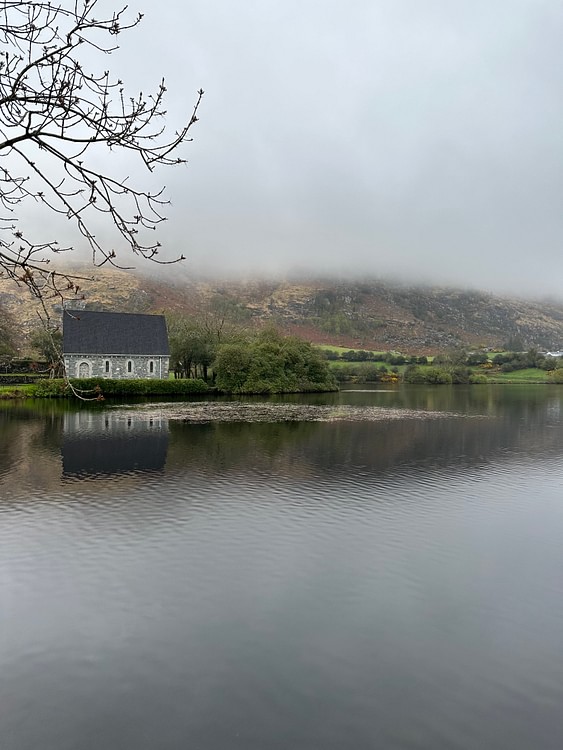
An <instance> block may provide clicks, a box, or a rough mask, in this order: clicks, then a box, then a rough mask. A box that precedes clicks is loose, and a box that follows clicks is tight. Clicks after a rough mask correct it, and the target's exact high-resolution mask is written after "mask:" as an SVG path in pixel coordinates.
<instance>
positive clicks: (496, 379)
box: [475, 367, 550, 383]
mask: <svg viewBox="0 0 563 750" xmlns="http://www.w3.org/2000/svg"><path fill="white" fill-rule="evenodd" d="M475 371H476V372H479V369H478V368H475ZM481 372H483V371H482V370H481ZM485 374H486V376H487V378H488V379H489V380H490V381H491V383H549V382H550V381H549V376H548V374H547V372H546V371H545V370H539V369H537V368H535V367H529V368H528V369H526V370H514V372H491V371H490V370H489V372H488V373H485Z"/></svg>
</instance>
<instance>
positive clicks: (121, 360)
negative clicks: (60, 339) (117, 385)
mask: <svg viewBox="0 0 563 750" xmlns="http://www.w3.org/2000/svg"><path fill="white" fill-rule="evenodd" d="M169 359H170V358H169V357H163V356H154V355H147V356H140V355H136V356H126V355H116V354H108V355H105V356H104V355H100V354H66V355H65V369H66V373H67V375H68V377H69V378H116V379H118V380H133V379H136V378H139V379H147V378H150V379H161V380H166V379H167V378H168V364H169Z"/></svg>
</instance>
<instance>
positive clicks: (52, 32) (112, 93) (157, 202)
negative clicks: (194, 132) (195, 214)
mask: <svg viewBox="0 0 563 750" xmlns="http://www.w3.org/2000/svg"><path fill="white" fill-rule="evenodd" d="M97 3H98V0H61V4H58V5H51V3H50V2H48V1H46V0H27V2H26V1H25V0H0V43H1V50H2V51H0V276H4V277H8V278H11V279H13V280H15V281H16V282H18V283H20V284H25V285H26V286H27V287H28V288H29V289H30V290H31V292H32V293H33V294H34V296H36V297H37V298H38V299H40V300H42V301H44V300H45V298H46V296H48V295H49V296H50V295H53V294H55V295H58V296H59V297H61V298H62V297H64V296H66V297H68V296H69V293H70V292H72V291H76V288H77V286H78V285H77V280H78V279H77V277H74V276H72V275H68V274H60V273H58V272H57V271H52V270H51V269H50V268H49V262H50V260H51V258H52V256H53V254H58V253H61V252H65V251H69V250H72V249H73V248H72V247H71V246H69V247H62V246H60V245H59V244H58V242H57V241H56V239H52V238H38V237H35V236H34V233H35V227H34V228H29V227H24V226H22V224H21V218H20V217H19V216H18V209H20V208H21V207H22V206H23V204H24V203H27V202H36V203H37V204H41V205H43V206H46V207H47V208H48V209H50V210H52V211H53V212H54V213H56V214H58V215H60V216H61V217H62V218H66V219H67V220H70V221H71V222H72V223H73V224H74V226H75V228H76V230H77V237H78V238H80V239H81V240H83V241H85V244H86V245H87V246H89V247H90V249H91V252H92V260H93V262H94V264H95V265H97V266H101V265H104V264H105V263H109V264H111V265H114V266H116V267H118V268H123V267H125V266H123V265H122V263H121V261H120V259H119V258H118V252H117V251H116V250H115V249H114V248H108V247H106V246H104V244H103V243H102V241H101V240H99V239H98V238H97V237H96V235H95V226H97V220H98V219H99V217H100V215H101V217H102V219H104V220H105V221H106V222H107V223H109V224H110V226H112V227H113V228H114V229H115V230H116V233H117V235H116V236H117V238H118V240H119V241H120V242H121V244H122V245H123V246H125V247H128V248H129V249H130V250H131V251H132V252H133V254H135V255H137V256H140V257H142V258H147V259H149V260H152V261H155V262H158V263H161V262H174V261H162V260H161V259H160V258H159V257H158V254H159V249H160V243H159V242H158V241H155V239H154V234H153V232H154V230H155V229H156V228H157V226H158V225H159V224H160V223H161V222H162V221H164V220H165V216H164V214H163V209H164V206H165V205H166V204H167V202H168V201H167V200H166V199H165V198H164V197H163V193H162V191H158V192H156V193H154V192H150V191H147V190H145V189H143V187H142V186H140V187H139V186H135V185H133V184H131V183H130V181H129V179H128V178H127V177H126V176H125V177H123V176H119V175H115V174H111V173H108V172H107V171H104V169H102V168H101V167H100V164H103V163H104V160H103V159H100V155H101V151H106V152H107V151H113V150H122V151H124V152H128V153H129V154H132V155H133V156H134V157H136V158H137V159H139V160H140V161H141V163H142V164H144V165H145V167H146V168H147V169H148V170H149V171H153V170H154V169H155V168H156V167H158V166H159V165H165V166H170V165H177V164H182V163H185V159H183V158H181V157H180V156H178V155H177V154H178V149H179V147H180V146H181V145H182V144H183V143H185V142H187V141H190V140H191V137H190V130H191V128H192V127H193V125H194V124H195V123H196V122H197V120H198V117H197V113H198V109H199V106H200V103H201V98H202V96H203V91H202V90H200V91H198V92H197V96H196V99H195V103H194V105H193V110H192V112H191V115H190V116H189V119H188V120H187V122H186V123H185V124H184V125H183V126H182V127H181V128H180V129H179V130H177V131H175V132H174V133H173V134H171V135H167V133H166V130H165V125H164V117H165V114H166V111H165V109H164V99H165V94H166V87H165V84H164V80H162V81H161V82H160V84H159V85H158V87H157V89H156V91H155V92H153V93H151V94H148V95H144V94H142V93H139V94H137V95H136V96H127V95H126V93H125V89H124V85H123V82H122V81H121V80H120V79H119V78H113V77H112V76H111V75H110V72H109V71H108V70H106V69H104V70H102V71H101V72H98V73H88V72H86V71H85V69H84V68H83V65H82V62H81V58H82V60H83V58H84V55H83V51H84V50H86V49H90V50H92V51H94V52H95V53H99V54H101V55H109V54H111V53H112V52H113V51H114V50H115V49H117V47H116V45H115V37H116V36H117V35H118V34H120V33H122V32H123V31H126V30H129V29H133V28H135V27H136V26H137V25H138V24H139V23H140V21H141V19H142V16H141V15H138V16H137V17H136V18H134V19H133V20H132V21H128V20H126V18H125V14H126V10H127V8H126V7H124V8H122V9H121V10H118V11H116V12H114V13H113V14H112V15H111V16H110V17H106V18H96V17H95V16H94V13H95V10H96V6H97ZM104 37H105V39H106V41H107V42H108V43H104ZM148 234H149V235H150V234H152V237H150V236H147V235H148ZM181 257H183V256H181ZM179 259H180V258H179Z"/></svg>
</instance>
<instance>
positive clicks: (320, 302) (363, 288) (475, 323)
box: [0, 269, 563, 354]
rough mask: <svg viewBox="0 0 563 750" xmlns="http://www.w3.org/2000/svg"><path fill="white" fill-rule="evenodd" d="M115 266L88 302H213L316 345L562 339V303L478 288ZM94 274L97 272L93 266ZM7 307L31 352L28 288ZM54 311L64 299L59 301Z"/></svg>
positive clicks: (172, 309) (154, 305) (149, 307)
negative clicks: (250, 277) (182, 273)
mask: <svg viewBox="0 0 563 750" xmlns="http://www.w3.org/2000/svg"><path fill="white" fill-rule="evenodd" d="M156 271H157V273H155V275H154V276H153V277H151V278H148V277H144V276H140V275H136V274H134V273H130V272H125V271H116V270H98V271H96V273H95V275H94V276H93V278H92V280H90V281H84V282H82V289H81V294H82V293H83V294H84V300H83V301H82V300H80V302H79V304H84V305H85V306H86V307H87V308H88V309H98V310H104V309H106V310H116V311H122V312H159V313H160V312H167V313H185V314H190V315H195V314H198V313H200V312H202V311H203V310H206V309H209V308H210V307H211V308H213V309H214V310H216V311H220V313H221V314H222V315H225V316H227V317H232V318H236V319H238V320H239V321H242V322H244V323H245V324H247V325H253V326H259V325H263V324H265V323H268V322H270V323H274V324H275V325H277V326H279V327H280V328H283V329H284V330H285V331H287V332H291V333H294V334H296V335H298V336H301V337H303V338H305V339H307V340H310V341H314V342H315V343H331V344H337V345H340V346H345V347H349V348H365V349H376V350H388V349H396V350H400V351H404V352H409V353H421V354H423V353H431V352H436V351H439V350H443V349H445V348H448V347H451V346H460V345H463V346H489V347H498V346H500V345H502V344H503V343H504V342H506V341H507V340H508V339H510V338H515V337H519V338H520V339H521V340H522V341H523V344H524V346H525V347H532V346H534V347H538V348H540V349H542V348H545V349H555V348H557V349H559V348H561V347H562V346H563V303H561V304H557V303H554V302H549V303H548V302H545V303H540V302H532V301H529V300H522V299H508V298H502V297H494V296H492V295H490V294H485V293H481V292H476V291H462V290H455V289H444V288H424V287H414V286H404V285H398V284H390V283H385V282H382V281H372V282H370V281H363V282H361V283H360V282H335V281H328V280H306V281H288V280H285V281H279V280H278V281H274V280H263V281H257V280H254V281H248V282H235V281H211V280H201V279H199V280H191V281H188V282H185V283H182V284H175V283H170V282H166V281H164V280H159V278H158V269H156ZM87 273H88V274H90V273H91V271H90V270H88V271H87ZM0 305H1V306H2V307H3V308H4V309H5V310H6V311H7V312H8V313H9V314H11V315H12V317H13V318H14V320H15V321H16V323H17V327H18V331H19V344H20V347H21V348H22V349H23V350H25V348H26V341H27V338H28V335H29V332H30V331H31V330H32V329H33V327H34V326H36V325H37V306H36V304H35V303H34V302H33V300H31V299H30V297H29V294H28V293H27V292H26V291H25V290H22V289H18V288H17V287H16V286H14V285H13V284H12V283H10V282H7V281H5V280H2V279H0ZM50 308H51V311H52V314H53V316H54V318H55V319H57V318H60V310H61V306H60V300H51V301H50Z"/></svg>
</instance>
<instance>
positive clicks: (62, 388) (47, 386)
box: [0, 378, 212, 399]
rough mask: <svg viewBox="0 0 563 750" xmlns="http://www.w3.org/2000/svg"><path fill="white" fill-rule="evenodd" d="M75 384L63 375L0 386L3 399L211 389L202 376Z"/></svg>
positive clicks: (179, 393) (165, 393)
mask: <svg viewBox="0 0 563 750" xmlns="http://www.w3.org/2000/svg"><path fill="white" fill-rule="evenodd" d="M70 384H71V386H72V387H69V385H68V383H67V382H66V381H65V380H62V379H57V378H55V379H53V380H41V381H39V382H37V383H33V384H30V385H18V386H9V385H4V386H0V399H13V398H71V397H74V393H73V389H74V391H76V392H77V393H79V394H80V395H83V396H85V397H86V398H98V397H99V398H109V397H122V396H186V395H190V394H192V393H208V392H209V391H210V390H212V389H210V388H209V386H208V385H207V383H204V381H203V380H112V379H109V378H108V379H105V378H88V379H72V380H71V381H70Z"/></svg>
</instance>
